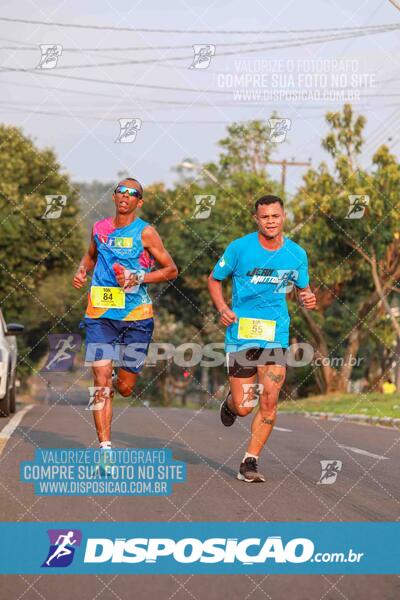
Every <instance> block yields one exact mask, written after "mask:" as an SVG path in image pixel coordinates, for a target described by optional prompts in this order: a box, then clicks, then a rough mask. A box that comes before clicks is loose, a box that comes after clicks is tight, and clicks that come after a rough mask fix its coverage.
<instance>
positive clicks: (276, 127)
mask: <svg viewBox="0 0 400 600" xmlns="http://www.w3.org/2000/svg"><path fill="white" fill-rule="evenodd" d="M268 123H269V126H270V128H271V129H270V132H269V141H270V142H272V143H273V144H280V143H281V142H284V141H285V140H286V136H287V132H288V131H289V129H290V127H291V124H292V120H291V119H268Z"/></svg>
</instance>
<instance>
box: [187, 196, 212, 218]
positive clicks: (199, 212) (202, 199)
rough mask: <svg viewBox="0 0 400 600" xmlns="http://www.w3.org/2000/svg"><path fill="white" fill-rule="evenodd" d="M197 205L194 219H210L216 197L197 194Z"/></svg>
mask: <svg viewBox="0 0 400 600" xmlns="http://www.w3.org/2000/svg"><path fill="white" fill-rule="evenodd" d="M194 199H195V202H196V206H195V209H194V213H193V217H192V218H193V219H208V217H209V216H210V214H211V209H212V207H213V206H215V201H216V197H215V196H213V195H211V194H210V195H205V196H195V197H194Z"/></svg>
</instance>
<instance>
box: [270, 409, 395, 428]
mask: <svg viewBox="0 0 400 600" xmlns="http://www.w3.org/2000/svg"><path fill="white" fill-rule="evenodd" d="M279 412H280V414H285V415H302V416H303V417H304V416H306V417H319V418H321V419H332V418H335V419H341V420H343V421H349V422H352V423H366V424H370V425H385V426H386V427H397V428H400V419H396V418H394V417H370V416H368V415H348V414H341V413H332V412H307V411H304V410H296V411H289V410H288V411H285V410H282V411H279Z"/></svg>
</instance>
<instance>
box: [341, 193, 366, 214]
mask: <svg viewBox="0 0 400 600" xmlns="http://www.w3.org/2000/svg"><path fill="white" fill-rule="evenodd" d="M349 202H350V206H349V210H348V211H347V215H346V217H345V218H346V219H362V218H363V216H364V213H365V209H366V208H367V206H368V205H369V196H359V195H354V196H349Z"/></svg>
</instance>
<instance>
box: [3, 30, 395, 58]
mask: <svg viewBox="0 0 400 600" xmlns="http://www.w3.org/2000/svg"><path fill="white" fill-rule="evenodd" d="M398 28H400V24H399V25H398ZM396 30H397V28H396V29H395V28H393V29H392V28H390V29H387V27H384V26H378V28H376V29H373V30H371V31H361V30H355V31H353V32H351V33H347V34H342V35H345V36H346V37H345V38H342V37H341V34H340V33H337V34H330V35H327V36H321V35H320V34H319V35H317V36H307V37H303V38H299V39H297V40H296V41H297V42H302V41H304V42H306V41H313V40H324V41H325V40H327V39H347V37H353V36H355V37H356V36H357V33H362V34H363V35H367V34H374V33H386V32H388V31H396ZM3 39H4V38H3ZM7 41H12V42H13V43H15V44H19V43H20V41H19V40H7ZM271 42H273V43H274V44H281V43H282V44H284V43H287V42H288V40H287V38H286V39H278V40H277V39H274V40H269V41H268V40H250V41H246V42H243V40H242V41H235V42H218V47H232V46H240V47H241V48H243V47H246V46H260V45H262V44H269V43H271ZM37 49H38V44H31V45H24V46H1V47H0V50H26V51H29V50H37ZM192 49H193V46H192V45H190V44H184V45H181V46H150V45H146V46H126V47H121V46H119V47H111V48H107V47H106V48H99V47H96V48H76V47H75V48H68V47H65V46H63V53H65V52H130V51H148V50H192Z"/></svg>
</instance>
